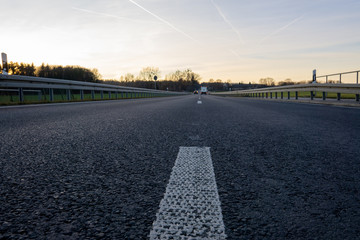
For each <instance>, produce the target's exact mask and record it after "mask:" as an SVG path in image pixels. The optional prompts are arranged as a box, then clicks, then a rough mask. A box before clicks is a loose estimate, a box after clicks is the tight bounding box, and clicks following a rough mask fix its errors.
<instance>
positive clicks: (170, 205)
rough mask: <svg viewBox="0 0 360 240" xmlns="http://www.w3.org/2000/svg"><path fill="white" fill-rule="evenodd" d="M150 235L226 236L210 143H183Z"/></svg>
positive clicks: (190, 237) (162, 237)
mask: <svg viewBox="0 0 360 240" xmlns="http://www.w3.org/2000/svg"><path fill="white" fill-rule="evenodd" d="M150 239H151V240H155V239H209V240H215V239H226V234H225V226H224V222H223V217H222V213H221V203H220V200H219V194H218V190H217V186H216V180H215V174H214V169H213V165H212V160H211V154H210V148H209V147H180V150H179V153H178V156H177V159H176V162H175V166H174V167H173V169H172V173H171V176H170V181H169V183H168V185H167V187H166V192H165V195H164V198H163V199H162V200H161V202H160V209H159V212H158V213H157V214H156V220H155V222H154V223H153V229H152V230H151V232H150Z"/></svg>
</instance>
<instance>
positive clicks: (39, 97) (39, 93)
mask: <svg viewBox="0 0 360 240" xmlns="http://www.w3.org/2000/svg"><path fill="white" fill-rule="evenodd" d="M41 99H42V96H41V91H40V90H39V92H38V100H39V102H40V101H41Z"/></svg>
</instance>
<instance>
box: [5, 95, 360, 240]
mask: <svg viewBox="0 0 360 240" xmlns="http://www.w3.org/2000/svg"><path fill="white" fill-rule="evenodd" d="M197 101H198V96H182V97H171V98H158V99H137V100H121V101H108V102H89V103H73V104H59V105H57V104H55V105H38V106H25V107H10V108H0V136H1V137H0V239H86V238H88V239H94V238H107V239H146V238H147V237H148V235H149V233H150V231H151V228H152V223H153V222H154V220H155V218H156V212H157V211H158V208H159V203H160V201H161V199H162V198H163V196H164V193H165V189H166V185H167V183H168V181H169V177H170V174H171V169H172V167H173V166H174V162H175V160H176V156H177V153H178V151H179V147H180V146H185V147H188V146H200V147H201V146H206V147H210V148H211V149H210V150H211V156H212V161H213V166H214V172H215V176H216V183H217V187H218V191H219V197H220V201H221V207H222V213H223V219H224V224H225V228H226V234H227V236H228V238H227V239H359V238H360V227H359V226H360V110H359V109H355V108H342V107H333V106H321V105H310V104H299V103H279V102H270V101H266V100H265V101H263V100H248V99H240V98H222V97H215V96H203V97H202V104H197Z"/></svg>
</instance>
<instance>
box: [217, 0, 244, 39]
mask: <svg viewBox="0 0 360 240" xmlns="http://www.w3.org/2000/svg"><path fill="white" fill-rule="evenodd" d="M210 1H211V3H212V5H213V6H214V7H215V8H216V10H217V11H218V13H219V14H220V16H221V17H222V18H223V19H224V21H225V22H226V23H227V24H228V25H229V26H230V27H231V29H232V30H233V31H234V33H235V34H236V35H237V36H238V38H239V40H240V42H241V43H244V41H243V39H242V37H241V34H240V32H239V31H238V30H237V29H236V28H235V27H234V25H232V23H231V22H230V21H229V20H228V19H227V18H226V17H225V15H224V13H223V12H222V11H221V9H220V8H219V7H218V6H217V5H216V4H215V2H214V1H213V0H210Z"/></svg>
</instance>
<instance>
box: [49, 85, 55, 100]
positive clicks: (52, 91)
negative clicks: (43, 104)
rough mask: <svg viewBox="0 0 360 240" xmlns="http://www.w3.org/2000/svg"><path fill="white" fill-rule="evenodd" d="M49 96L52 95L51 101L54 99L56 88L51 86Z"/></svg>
mask: <svg viewBox="0 0 360 240" xmlns="http://www.w3.org/2000/svg"><path fill="white" fill-rule="evenodd" d="M49 97H50V102H53V101H54V89H52V88H50V89H49Z"/></svg>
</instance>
